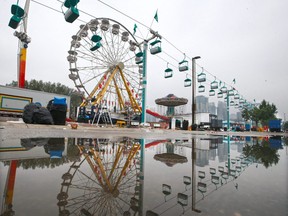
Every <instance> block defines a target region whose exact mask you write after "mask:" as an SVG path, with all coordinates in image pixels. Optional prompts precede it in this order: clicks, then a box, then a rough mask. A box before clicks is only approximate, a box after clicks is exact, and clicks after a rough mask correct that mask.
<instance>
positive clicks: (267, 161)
mask: <svg viewBox="0 0 288 216" xmlns="http://www.w3.org/2000/svg"><path fill="white" fill-rule="evenodd" d="M243 154H244V156H245V157H253V158H255V160H256V161H260V162H262V164H263V165H264V166H265V167H266V168H268V167H269V166H272V165H273V164H275V165H276V164H277V163H278V162H279V159H280V155H279V154H278V149H273V148H271V147H270V144H269V141H268V140H265V139H263V140H262V142H261V143H259V140H258V139H257V142H256V144H255V145H248V144H246V145H245V146H244V147H243Z"/></svg>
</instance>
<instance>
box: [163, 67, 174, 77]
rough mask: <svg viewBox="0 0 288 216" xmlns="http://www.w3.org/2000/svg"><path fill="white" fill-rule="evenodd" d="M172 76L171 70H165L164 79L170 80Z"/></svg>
mask: <svg viewBox="0 0 288 216" xmlns="http://www.w3.org/2000/svg"><path fill="white" fill-rule="evenodd" d="M172 76H173V70H172V69H171V68H167V69H166V70H165V78H170V77H172Z"/></svg>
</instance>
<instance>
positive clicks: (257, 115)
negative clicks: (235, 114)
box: [242, 100, 277, 125]
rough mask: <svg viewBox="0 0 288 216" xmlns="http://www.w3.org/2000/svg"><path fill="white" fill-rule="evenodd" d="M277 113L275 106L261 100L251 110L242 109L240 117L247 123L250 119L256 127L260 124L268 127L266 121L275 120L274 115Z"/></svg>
mask: <svg viewBox="0 0 288 216" xmlns="http://www.w3.org/2000/svg"><path fill="white" fill-rule="evenodd" d="M276 113H277V108H276V106H275V105H274V104H273V103H272V104H270V103H269V102H267V101H266V100H263V101H262V102H261V103H260V105H259V106H258V107H257V106H255V107H253V108H252V109H249V108H244V109H243V110H242V117H243V118H244V119H245V120H246V121H247V120H249V119H251V120H252V121H255V123H256V125H258V123H259V122H261V123H262V124H263V125H268V121H269V120H271V119H276V116H275V114H276Z"/></svg>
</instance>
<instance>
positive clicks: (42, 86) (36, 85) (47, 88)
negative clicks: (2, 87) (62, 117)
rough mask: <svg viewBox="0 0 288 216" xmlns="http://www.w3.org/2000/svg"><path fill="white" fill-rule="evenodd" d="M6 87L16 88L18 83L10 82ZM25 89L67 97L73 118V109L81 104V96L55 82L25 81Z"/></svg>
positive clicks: (75, 91)
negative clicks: (68, 97)
mask: <svg viewBox="0 0 288 216" xmlns="http://www.w3.org/2000/svg"><path fill="white" fill-rule="evenodd" d="M6 86H12V87H17V86H18V82H17V81H12V82H11V83H9V84H6ZM24 88H25V89H31V90H36V91H43V92H48V93H54V94H62V95H68V96H70V115H72V116H75V108H76V107H77V106H79V105H80V104H81V103H82V99H83V98H82V96H81V94H79V92H78V91H77V90H75V89H72V88H69V87H68V86H65V85H63V84H61V83H59V82H58V83H55V82H53V83H52V82H44V81H42V80H39V81H38V80H35V79H32V80H30V81H27V80H26V81H25V87H24Z"/></svg>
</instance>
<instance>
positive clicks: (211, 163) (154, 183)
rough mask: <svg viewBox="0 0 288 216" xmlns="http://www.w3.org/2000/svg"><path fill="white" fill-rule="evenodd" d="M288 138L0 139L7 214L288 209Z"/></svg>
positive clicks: (152, 214)
mask: <svg viewBox="0 0 288 216" xmlns="http://www.w3.org/2000/svg"><path fill="white" fill-rule="evenodd" d="M286 139H287V138H286ZM286 139H284V138H283V137H270V138H268V137H266V138H259V137H258V138H254V137H221V136H215V137H212V138H203V137H202V138H201V137H197V136H196V137H195V138H193V139H187V140H181V139H179V140H178V139H175V140H155V139H153V140H152V139H151V140H148V139H146V140H143V139H139V140H137V139H130V138H127V137H123V138H121V139H115V140H111V139H101V138H93V139H92V138H91V139H89V138H31V139H21V140H18V141H15V143H11V145H9V147H7V146H6V147H3V146H1V152H0V160H1V161H0V169H1V176H0V191H1V198H0V199H1V216H2V215H3V216H4V215H5V216H6V215H21V216H25V215H27V216H31V215H33V216H34V215H37V216H38V215H41V216H51V215H59V216H68V215H81V216H90V215H97V216H98V215H107V216H110V215H123V216H129V215H145V216H146V215H147V216H157V215H169V216H170V215H171V216H175V215H211V216H212V215H213V216H217V215H225V216H227V215H233V216H246V215H251V216H254V215H255V216H256V215H261V216H265V215H267V216H268V215H269V216H271V215H273V216H278V215H279V216H284V215H287V212H288V208H287V196H288V194H287V184H288V180H287V158H288V155H287V154H288V153H287V140H286Z"/></svg>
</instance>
